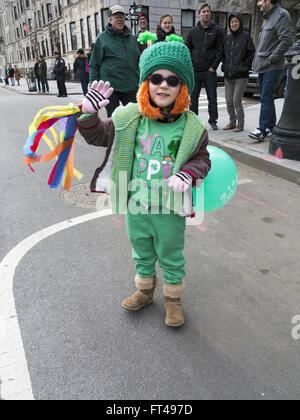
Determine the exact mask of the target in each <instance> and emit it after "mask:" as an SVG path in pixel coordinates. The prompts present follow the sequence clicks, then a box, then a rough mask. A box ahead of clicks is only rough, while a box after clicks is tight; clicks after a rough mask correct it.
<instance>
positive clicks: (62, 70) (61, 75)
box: [53, 57, 67, 80]
mask: <svg viewBox="0 0 300 420" xmlns="http://www.w3.org/2000/svg"><path fill="white" fill-rule="evenodd" d="M66 69H67V68H66V63H65V60H64V59H63V58H62V57H58V59H57V60H55V64H54V69H53V73H54V74H55V76H56V79H57V80H65V78H66Z"/></svg>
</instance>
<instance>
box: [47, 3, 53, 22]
mask: <svg viewBox="0 0 300 420" xmlns="http://www.w3.org/2000/svg"><path fill="white" fill-rule="evenodd" d="M46 7H47V17H48V22H51V20H52V19H53V17H52V6H51V3H47V5H46Z"/></svg>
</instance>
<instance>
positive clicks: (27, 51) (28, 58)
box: [26, 47, 31, 60]
mask: <svg viewBox="0 0 300 420" xmlns="http://www.w3.org/2000/svg"><path fill="white" fill-rule="evenodd" d="M26 56H27V60H30V59H31V57H30V48H29V47H26Z"/></svg>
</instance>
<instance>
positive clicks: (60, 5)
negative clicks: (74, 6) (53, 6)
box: [57, 0, 62, 16]
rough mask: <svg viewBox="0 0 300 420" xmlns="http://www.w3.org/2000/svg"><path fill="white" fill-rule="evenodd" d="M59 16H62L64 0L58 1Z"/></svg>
mask: <svg viewBox="0 0 300 420" xmlns="http://www.w3.org/2000/svg"><path fill="white" fill-rule="evenodd" d="M57 3H58V15H59V16H61V8H62V0H58V1H57Z"/></svg>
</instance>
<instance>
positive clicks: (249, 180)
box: [238, 179, 253, 185]
mask: <svg viewBox="0 0 300 420" xmlns="http://www.w3.org/2000/svg"><path fill="white" fill-rule="evenodd" d="M250 182H253V181H252V179H239V180H238V185H242V184H249V183H250Z"/></svg>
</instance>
